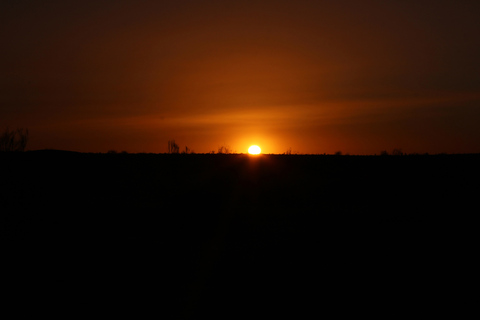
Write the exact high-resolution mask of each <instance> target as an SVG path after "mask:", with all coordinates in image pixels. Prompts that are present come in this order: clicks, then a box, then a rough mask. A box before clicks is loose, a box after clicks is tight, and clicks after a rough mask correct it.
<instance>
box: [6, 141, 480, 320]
mask: <svg viewBox="0 0 480 320" xmlns="http://www.w3.org/2000/svg"><path fill="white" fill-rule="evenodd" d="M23 148H24V147H23ZM23 148H18V147H16V148H13V149H15V150H16V149H23ZM10 149H11V148H10ZM168 151H169V153H178V151H179V148H178V145H177V144H176V143H175V141H174V140H171V141H169V143H168ZM186 151H187V149H186ZM222 151H225V150H222ZM219 152H220V150H219ZM287 154H290V152H287ZM393 154H398V152H393ZM479 160H480V155H431V156H419V155H407V156H401V157H400V156H399V157H395V156H335V155H322V156H320V155H319V156H316V155H296V156H289V155H262V156H260V157H252V156H249V155H237V154H229V155H224V156H218V155H217V154H189V156H184V157H182V156H178V157H177V156H175V157H173V156H170V155H169V154H165V155H164V154H121V153H112V154H84V153H75V152H62V151H28V152H3V153H0V163H1V167H2V172H1V179H0V188H1V189H0V206H1V207H0V209H1V211H0V212H1V219H2V220H1V223H0V236H1V240H2V244H3V248H4V250H3V251H2V260H3V262H2V267H3V270H4V271H3V274H4V276H5V277H4V280H5V281H4V282H3V283H2V286H3V289H4V290H5V292H8V293H9V295H12V296H19V295H20V296H21V295H22V294H25V292H37V291H34V290H40V289H39V288H41V292H42V294H43V292H44V291H43V290H44V289H43V288H48V290H49V292H54V293H53V294H52V295H51V296H49V297H50V298H51V299H53V300H52V301H55V303H54V304H55V306H63V307H66V308H68V310H72V311H74V310H80V311H81V310H84V311H85V312H90V311H93V310H95V312H97V309H100V310H103V311H105V312H109V313H110V312H116V313H122V314H123V313H126V312H128V311H131V312H132V313H133V314H135V315H139V314H141V313H142V312H144V311H145V312H148V313H149V314H151V312H155V313H157V314H160V315H163V316H165V318H168V319H175V318H181V319H199V318H217V319H220V318H222V319H232V318H240V319H248V318H251V316H252V315H259V316H260V315H265V317H266V318H276V317H279V316H281V317H282V318H284V317H287V318H290V319H299V318H309V317H310V316H311V315H312V314H325V315H327V314H332V313H334V314H340V313H341V314H345V315H350V316H351V315H358V314H369V315H374V314H375V315H379V316H381V317H383V316H384V315H386V314H393V313H394V314H399V315H405V316H409V315H411V314H412V313H413V312H415V313H416V312H418V309H419V308H420V309H424V310H425V312H430V311H431V308H436V307H437V306H438V303H440V302H442V301H443V302H448V303H442V312H448V309H449V306H454V305H455V304H454V302H455V301H456V300H455V299H460V300H463V298H467V297H464V296H465V295H464V294H462V292H468V291H462V290H457V289H460V288H458V287H456V284H458V283H469V282H468V281H467V280H468V279H463V278H462V277H464V276H465V275H467V274H468V268H469V266H472V265H474V264H471V263H469V262H468V259H469V257H473V258H475V252H476V248H474V245H473V244H474V243H476V241H474V237H476V234H477V231H476V230H475V232H473V231H471V229H468V226H470V227H471V228H476V226H477V225H478V224H475V223H460V224H459V223H456V222H457V221H459V220H463V221H468V219H470V218H471V217H473V216H475V215H476V212H474V210H473V209H472V208H476V207H477V199H478V194H479V192H478V191H479V190H478V181H479V178H480V177H479V173H478V169H477V166H478V163H479ZM472 210H473V211H472ZM9 281H11V283H12V285H11V286H7V284H6V283H8V282H9ZM32 290H33V291H32ZM45 290H47V289H45ZM16 294H18V295H16ZM470 298H471V297H470ZM445 300H447V301H445ZM87 302H88V303H87ZM90 308H91V309H90ZM452 308H453V307H452ZM453 309H454V310H453V311H454V313H455V314H456V313H457V312H458V310H459V309H458V308H453ZM89 310H90V311H89ZM80 311H79V312H80ZM75 312H76V311H75ZM260 317H261V316H260Z"/></svg>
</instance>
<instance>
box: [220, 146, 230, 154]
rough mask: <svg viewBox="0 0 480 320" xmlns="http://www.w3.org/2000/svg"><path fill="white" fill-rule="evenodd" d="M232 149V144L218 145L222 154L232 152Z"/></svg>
mask: <svg viewBox="0 0 480 320" xmlns="http://www.w3.org/2000/svg"><path fill="white" fill-rule="evenodd" d="M231 152H232V150H231V149H230V146H220V147H218V152H217V153H220V154H222V153H223V154H225V153H231Z"/></svg>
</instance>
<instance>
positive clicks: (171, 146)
mask: <svg viewBox="0 0 480 320" xmlns="http://www.w3.org/2000/svg"><path fill="white" fill-rule="evenodd" d="M179 150H180V148H179V147H178V144H176V143H175V140H169V141H168V153H178V152H179Z"/></svg>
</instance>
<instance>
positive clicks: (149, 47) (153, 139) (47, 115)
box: [0, 0, 480, 154]
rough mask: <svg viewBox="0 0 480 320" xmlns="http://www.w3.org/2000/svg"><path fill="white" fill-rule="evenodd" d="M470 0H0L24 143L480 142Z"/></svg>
mask: <svg viewBox="0 0 480 320" xmlns="http://www.w3.org/2000/svg"><path fill="white" fill-rule="evenodd" d="M479 17H480V1H462V0H457V1H453V0H452V1H446V0H445V1H442V0H436V1H425V0H402V1H400V0H398V1H397V0H390V1H385V0H384V1H371V0H363V1H357V0H351V1H349V0H344V1H342V0H339V1H319V0H317V1H302V0H295V1H282V0H276V1H270V0H268V1H259V0H257V1H248V0H242V1H233V0H230V1H224V0H218V1H206V0H204V1H182V0H175V1H141V0H138V1H120V0H117V1H101V0H95V1H89V0H82V1H64V0H61V1H36V0H32V1H27V0H15V1H13V0H12V1H1V2H0V39H1V43H2V45H1V51H0V128H4V127H6V126H9V127H10V128H15V127H26V128H28V129H29V131H30V141H29V144H28V146H27V149H30V150H34V149H44V148H51V149H65V150H74V151H83V152H106V151H107V150H111V149H115V150H117V151H122V150H126V151H128V152H155V153H156V152H166V151H167V142H168V140H170V139H175V140H176V141H177V143H178V144H179V145H180V148H184V147H185V146H188V147H189V148H190V149H193V150H194V151H196V152H209V151H212V150H215V151H216V150H217V149H218V147H219V146H221V145H228V146H230V148H231V149H232V150H234V151H237V152H246V151H247V148H248V146H249V145H251V144H258V145H260V146H261V147H262V151H263V152H266V153H283V152H285V151H286V150H287V149H289V148H291V149H292V151H293V152H299V153H333V152H336V151H338V150H340V151H342V152H343V153H350V154H375V153H376V154H378V153H380V152H381V151H382V150H387V151H391V150H392V149H394V148H401V149H402V150H403V151H404V152H407V153H413V152H418V153H424V152H429V153H440V152H447V153H469V152H475V153H478V152H480V62H479V59H480V18H479Z"/></svg>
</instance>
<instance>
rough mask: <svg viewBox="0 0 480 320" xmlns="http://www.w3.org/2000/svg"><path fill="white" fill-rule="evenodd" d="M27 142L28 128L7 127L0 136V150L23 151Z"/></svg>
mask: <svg viewBox="0 0 480 320" xmlns="http://www.w3.org/2000/svg"><path fill="white" fill-rule="evenodd" d="M27 142H28V129H23V128H17V129H16V130H10V129H9V128H8V127H7V128H6V129H5V131H4V132H3V133H2V135H1V136H0V151H7V152H10V151H25V147H26V146H27Z"/></svg>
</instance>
